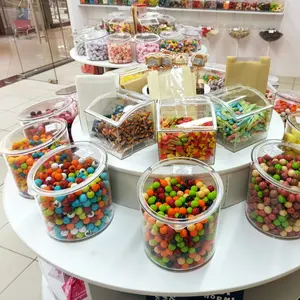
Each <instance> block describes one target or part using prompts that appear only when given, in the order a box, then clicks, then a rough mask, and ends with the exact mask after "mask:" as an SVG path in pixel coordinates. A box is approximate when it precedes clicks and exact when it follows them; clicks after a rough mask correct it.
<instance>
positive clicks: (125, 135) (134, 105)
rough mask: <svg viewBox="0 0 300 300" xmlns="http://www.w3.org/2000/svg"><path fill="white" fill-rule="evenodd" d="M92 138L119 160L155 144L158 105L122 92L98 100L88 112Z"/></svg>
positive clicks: (86, 113)
mask: <svg viewBox="0 0 300 300" xmlns="http://www.w3.org/2000/svg"><path fill="white" fill-rule="evenodd" d="M85 116H86V120H87V124H88V129H89V133H90V136H91V137H94V138H96V139H97V140H99V143H100V144H101V145H102V146H103V147H105V149H106V151H107V152H109V153H110V154H112V155H114V156H116V157H117V158H119V159H124V158H126V157H128V156H130V155H132V154H133V153H134V152H137V151H139V150H142V149H143V148H145V147H147V146H149V145H152V144H154V143H155V126H154V124H155V123H154V122H155V120H154V102H153V101H152V100H151V99H150V97H147V96H143V95H140V94H138V93H135V92H131V91H127V90H122V89H120V90H118V91H117V92H116V93H109V94H106V95H102V96H100V97H98V98H96V99H95V100H94V101H93V102H92V103H91V104H90V105H89V106H88V107H87V109H86V110H85Z"/></svg>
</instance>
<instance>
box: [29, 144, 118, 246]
mask: <svg viewBox="0 0 300 300" xmlns="http://www.w3.org/2000/svg"><path fill="white" fill-rule="evenodd" d="M91 154H93V155H91ZM100 161H101V162H102V163H101V164H100ZM103 161H104V163H103ZM30 176H31V177H30V178H29V179H30V180H31V181H32V184H33V185H34V187H33V190H34V191H35V193H36V194H37V196H35V197H36V199H37V201H38V204H39V207H40V210H41V213H42V216H43V219H44V221H45V224H46V226H47V231H48V233H49V235H50V236H51V237H53V238H55V239H57V240H62V241H77V240H82V239H85V238H89V237H91V236H93V235H95V234H98V233H100V232H101V231H102V230H104V229H105V228H106V227H107V226H108V224H109V223H110V221H111V219H112V215H113V213H112V199H111V192H110V184H109V175H108V172H107V166H106V154H105V152H104V150H102V149H101V148H98V147H96V146H93V145H91V144H89V143H87V142H79V143H75V144H73V145H71V146H65V147H63V148H62V147H61V148H59V149H56V150H55V151H52V152H51V153H49V155H47V156H45V157H44V159H43V160H41V161H40V162H39V163H38V165H37V167H36V168H34V169H33V171H32V173H30Z"/></svg>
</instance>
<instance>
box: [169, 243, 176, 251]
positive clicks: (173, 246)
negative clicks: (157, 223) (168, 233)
mask: <svg viewBox="0 0 300 300" xmlns="http://www.w3.org/2000/svg"><path fill="white" fill-rule="evenodd" d="M168 248H169V249H170V250H172V251H174V250H175V249H176V245H174V244H169V245H168Z"/></svg>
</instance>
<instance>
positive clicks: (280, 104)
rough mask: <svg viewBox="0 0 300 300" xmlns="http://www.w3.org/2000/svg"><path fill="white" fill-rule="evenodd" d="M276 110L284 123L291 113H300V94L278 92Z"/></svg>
mask: <svg viewBox="0 0 300 300" xmlns="http://www.w3.org/2000/svg"><path fill="white" fill-rule="evenodd" d="M274 109H275V110H276V111H277V112H278V113H279V114H280V117H281V119H282V121H283V122H285V121H286V120H287V117H288V115H289V114H290V113H294V112H300V93H297V92H295V91H278V92H277V94H276V100H275V106H274Z"/></svg>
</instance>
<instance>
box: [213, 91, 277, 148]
mask: <svg viewBox="0 0 300 300" xmlns="http://www.w3.org/2000/svg"><path fill="white" fill-rule="evenodd" d="M210 95H211V100H212V101H213V102H214V105H215V109H216V116H217V124H218V135H217V138H218V140H217V141H218V142H219V143H220V144H221V145H223V146H224V147H225V148H227V149H228V150H230V151H232V152H236V151H239V150H241V149H243V148H246V147H248V146H250V145H253V144H255V143H257V142H258V141H260V140H263V139H265V138H266V137H267V135H268V130H269V125H270V122H271V118H272V112H273V105H272V104H270V103H269V102H268V101H267V99H266V97H265V96H264V95H263V94H261V93H260V92H259V91H257V90H255V89H252V88H249V87H245V86H234V87H227V88H224V89H222V90H220V91H216V92H213V93H210Z"/></svg>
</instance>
